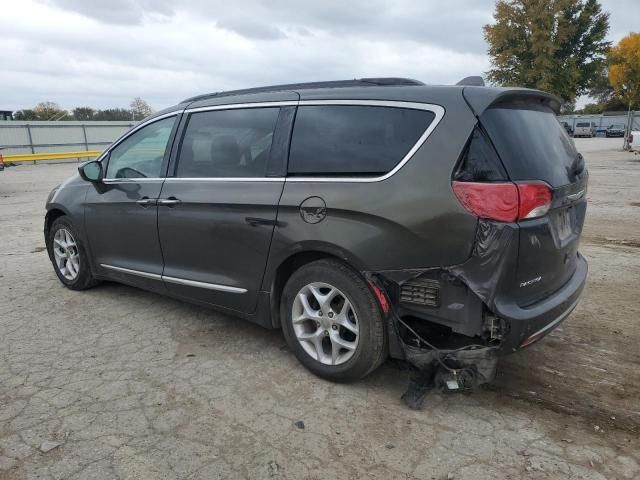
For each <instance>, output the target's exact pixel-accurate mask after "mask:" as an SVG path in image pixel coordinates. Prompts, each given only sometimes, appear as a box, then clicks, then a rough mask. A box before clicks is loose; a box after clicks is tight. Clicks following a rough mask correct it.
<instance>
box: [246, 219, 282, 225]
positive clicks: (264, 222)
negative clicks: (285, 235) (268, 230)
mask: <svg viewBox="0 0 640 480" xmlns="http://www.w3.org/2000/svg"><path fill="white" fill-rule="evenodd" d="M244 220H245V222H247V223H248V224H249V225H251V226H252V227H258V226H260V225H268V226H274V225H275V224H276V221H275V220H269V219H268V218H256V217H245V218H244Z"/></svg>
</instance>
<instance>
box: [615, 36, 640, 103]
mask: <svg viewBox="0 0 640 480" xmlns="http://www.w3.org/2000/svg"><path fill="white" fill-rule="evenodd" d="M609 83H610V84H611V86H612V87H613V89H614V90H615V92H616V94H617V95H618V97H619V98H620V99H621V100H623V101H624V102H625V104H626V105H627V106H628V108H633V107H636V108H637V107H639V106H640V33H630V34H629V35H627V36H626V37H624V38H622V40H620V41H619V42H618V44H617V45H616V46H614V47H613V48H612V49H611V50H610V52H609Z"/></svg>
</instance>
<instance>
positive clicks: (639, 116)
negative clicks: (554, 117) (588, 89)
mask: <svg viewBox="0 0 640 480" xmlns="http://www.w3.org/2000/svg"><path fill="white" fill-rule="evenodd" d="M558 120H560V121H564V122H567V123H568V124H569V126H570V127H571V128H574V129H575V126H576V123H577V122H581V121H582V122H585V121H586V122H593V123H594V124H595V127H596V128H598V129H604V128H607V127H609V126H610V125H624V126H625V128H627V126H629V125H631V130H640V112H629V113H624V114H619V115H575V114H574V115H559V116H558Z"/></svg>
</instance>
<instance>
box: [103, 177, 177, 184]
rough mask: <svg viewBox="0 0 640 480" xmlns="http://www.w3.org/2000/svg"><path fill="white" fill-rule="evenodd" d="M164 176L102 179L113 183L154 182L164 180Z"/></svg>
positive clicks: (104, 181) (107, 182)
mask: <svg viewBox="0 0 640 480" xmlns="http://www.w3.org/2000/svg"><path fill="white" fill-rule="evenodd" d="M164 180H165V179H164V178H162V177H141V178H129V177H126V178H104V179H102V181H103V183H106V184H112V183H140V182H144V183H153V182H164Z"/></svg>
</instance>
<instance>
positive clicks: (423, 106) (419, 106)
mask: <svg viewBox="0 0 640 480" xmlns="http://www.w3.org/2000/svg"><path fill="white" fill-rule="evenodd" d="M310 105H355V106H369V107H371V106H373V107H392V108H409V109H414V110H427V111H430V112H433V113H434V115H435V118H434V119H433V121H432V122H431V124H430V125H429V126H428V127H427V129H426V130H425V131H424V132H423V133H422V135H421V136H420V138H418V140H417V142H416V143H415V144H414V145H413V147H411V149H410V150H409V151H408V152H407V154H406V155H405V156H404V157H403V158H402V159H401V160H400V161H399V162H398V163H397V164H396V166H395V167H394V168H393V169H391V170H390V171H389V172H387V173H386V174H384V175H381V176H377V177H361V176H353V177H291V176H288V177H246V178H245V177H232V178H231V177H202V178H186V177H185V178H180V177H166V178H137V179H122V178H105V179H103V181H104V182H105V183H125V182H134V183H135V182H151V181H158V180H160V181H162V180H164V181H168V182H281V181H285V182H296V183H297V182H315V183H324V182H337V183H374V182H381V181H383V180H387V179H388V178H390V177H392V176H393V175H395V174H396V173H397V172H398V171H399V170H400V169H401V168H402V167H404V165H405V164H406V163H407V162H408V161H409V160H411V158H412V157H413V155H414V154H415V153H416V152H417V151H418V149H419V148H420V147H422V145H423V144H424V143H425V142H426V141H427V139H428V138H429V136H430V135H431V133H432V132H433V131H434V130H435V129H436V127H437V126H438V124H439V123H440V121H441V120H442V118H443V117H444V115H445V109H444V107H442V106H440V105H435V104H432V103H420V102H405V101H391V100H348V99H345V100H300V101H292V100H286V101H276V102H254V103H235V104H225V105H210V106H206V107H195V108H186V109H184V110H176V111H174V112H169V113H166V114H164V115H159V116H157V117H154V118H151V119H149V120H147V121H146V122H144V123H141V124H139V125H136V126H135V127H134V128H133V129H132V130H129V131H128V132H126V133H124V134H123V135H122V136H121V137H120V138H119V139H118V140H116V141H115V142H114V143H113V144H112V145H111V146H110V147H109V148H108V149H107V150H105V151H104V152H103V153H102V154H101V155H100V156H99V157H98V158H97V160H98V161H102V160H103V158H104V156H106V155H107V154H108V153H109V152H110V151H111V150H112V149H113V148H115V147H116V146H118V145H119V144H120V143H122V142H123V141H124V140H125V139H126V138H127V137H129V136H130V135H132V134H133V133H135V132H136V131H137V130H139V129H141V128H143V127H144V126H146V125H149V124H150V123H153V122H155V121H157V120H162V119H164V118H168V117H171V116H174V115H180V114H182V113H189V114H190V113H197V112H208V111H215V110H232V109H241V108H265V107H283V106H310Z"/></svg>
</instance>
